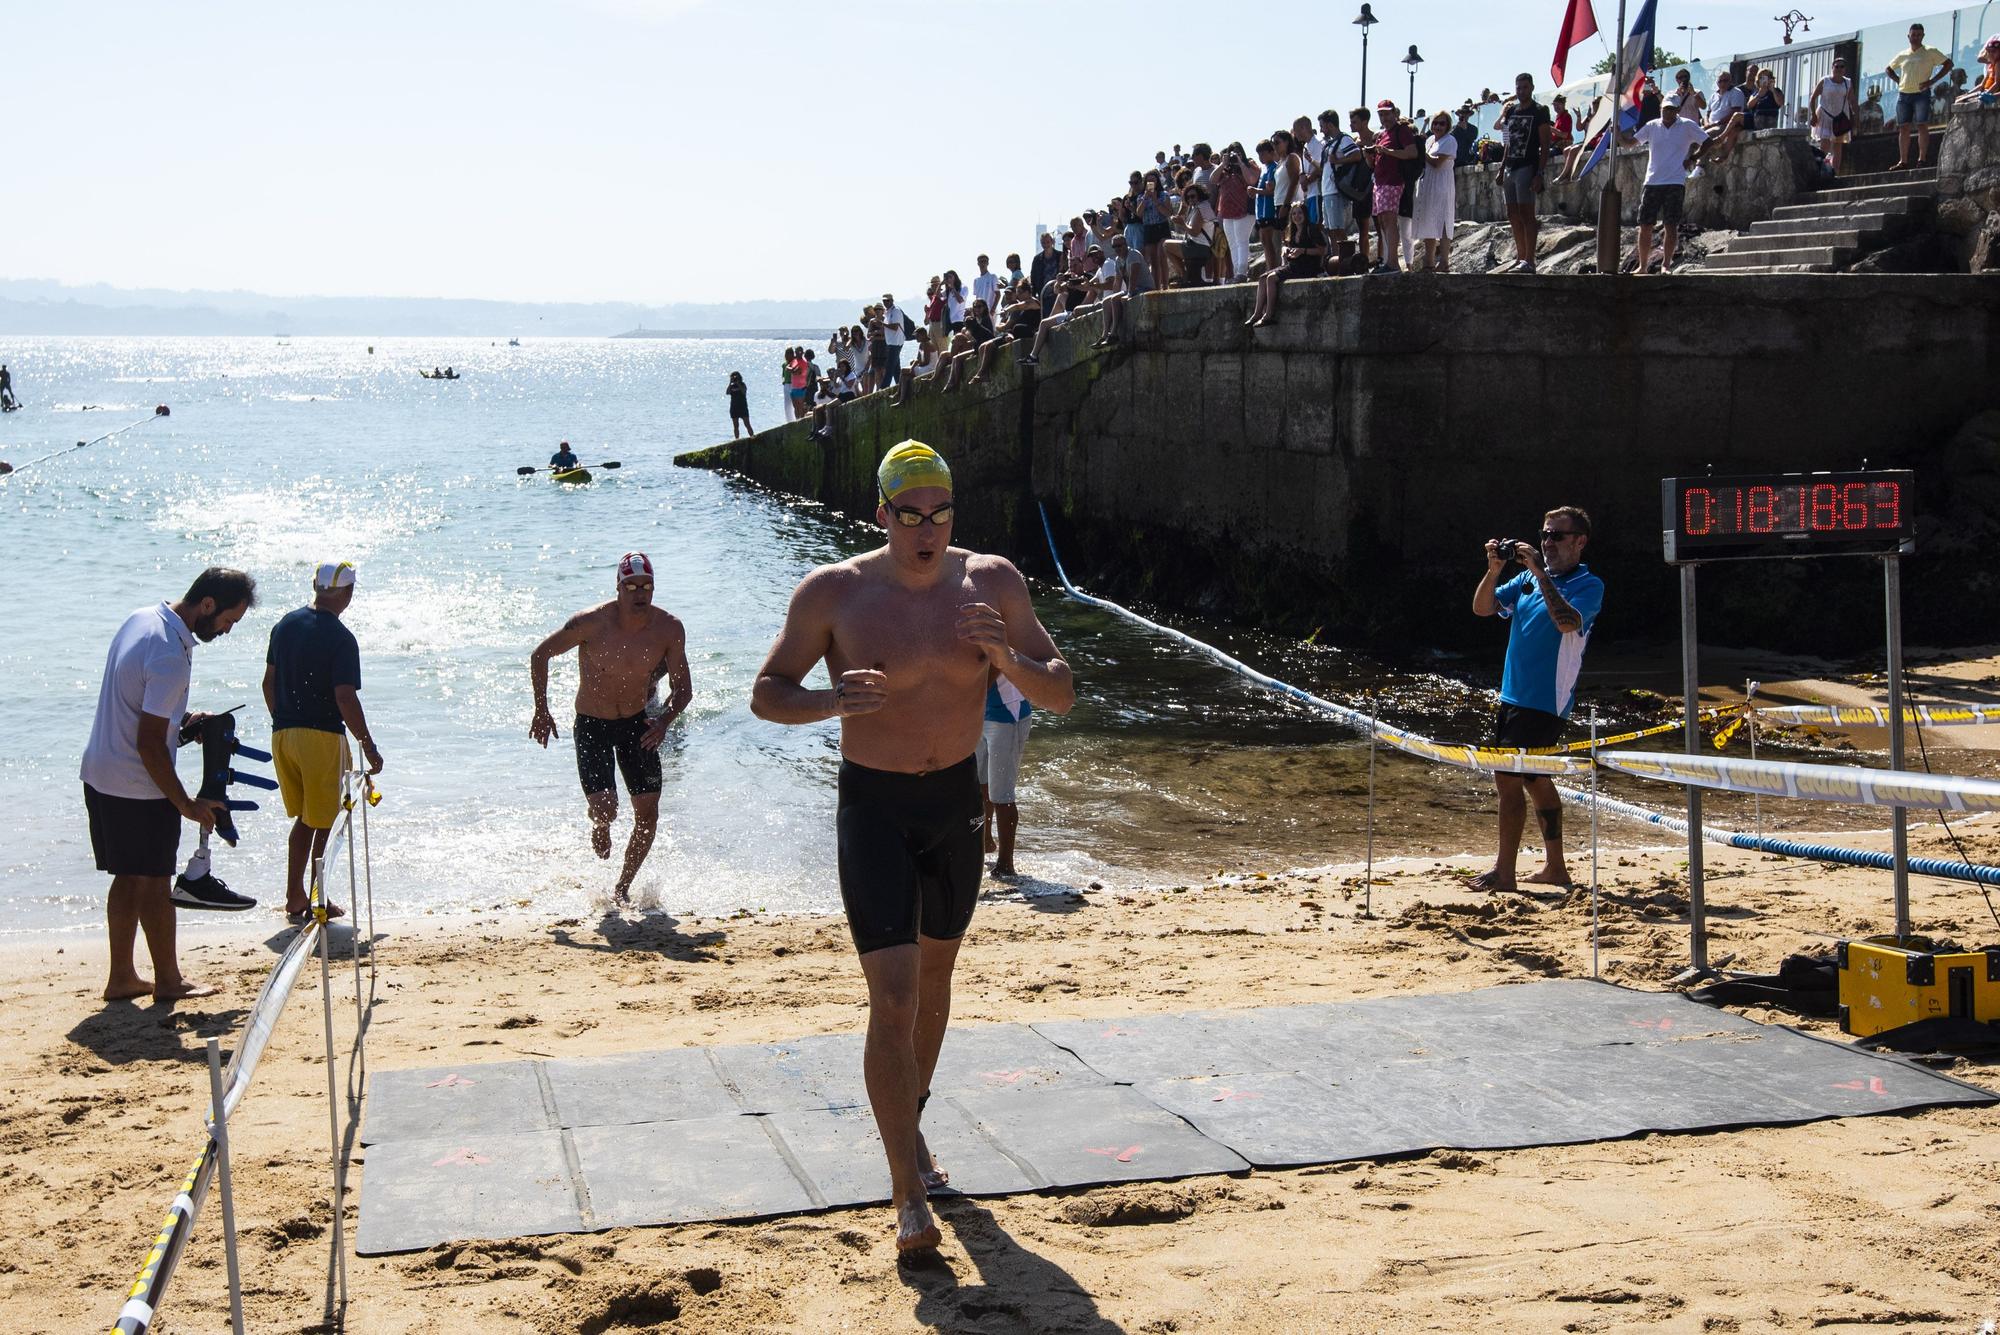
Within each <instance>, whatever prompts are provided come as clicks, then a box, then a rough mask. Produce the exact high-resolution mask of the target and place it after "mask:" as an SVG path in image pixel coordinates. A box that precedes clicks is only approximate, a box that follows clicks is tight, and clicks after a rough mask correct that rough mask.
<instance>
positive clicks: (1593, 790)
mask: <svg viewBox="0 0 2000 1335" xmlns="http://www.w3.org/2000/svg"><path fill="white" fill-rule="evenodd" d="M1590 976H1591V977H1592V978H1595V977H1597V706H1596V705H1594V704H1593V705H1592V706H1591V707H1590Z"/></svg>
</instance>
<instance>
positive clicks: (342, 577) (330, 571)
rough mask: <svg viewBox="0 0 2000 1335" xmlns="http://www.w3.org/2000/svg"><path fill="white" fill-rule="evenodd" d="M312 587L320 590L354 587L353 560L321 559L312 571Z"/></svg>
mask: <svg viewBox="0 0 2000 1335" xmlns="http://www.w3.org/2000/svg"><path fill="white" fill-rule="evenodd" d="M313 587H314V588H315V589H320V590H322V591H325V590H331V589H351V588H353V587H354V562H352V561H322V562H320V566H319V569H318V570H315V571H314V572H313Z"/></svg>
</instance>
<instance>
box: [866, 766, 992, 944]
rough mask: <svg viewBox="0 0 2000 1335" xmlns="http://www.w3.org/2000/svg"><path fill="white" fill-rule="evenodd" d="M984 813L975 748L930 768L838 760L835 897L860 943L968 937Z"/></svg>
mask: <svg viewBox="0 0 2000 1335" xmlns="http://www.w3.org/2000/svg"><path fill="white" fill-rule="evenodd" d="M984 821H985V807H984V804H983V803H982V802H981V801H980V797H979V769H978V766H977V764H976V763H975V760H974V758H973V757H972V756H967V757H966V758H965V759H964V760H962V761H960V762H959V763H958V764H956V765H953V766H952V767H951V768H950V769H941V770H934V771H932V772H931V773H929V774H895V773H891V772H889V771H887V770H879V769H869V768H868V767H867V766H866V765H857V764H855V763H854V762H853V761H851V760H843V761H842V762H841V764H840V807H839V814H838V816H836V817H835V822H836V826H837V828H838V830H839V842H840V899H841V902H842V903H843V904H845V905H846V906H847V930H848V933H849V934H850V935H851V936H853V938H854V948H855V950H856V951H858V952H859V953H861V954H863V955H866V954H867V953H868V952H870V951H871V950H881V949H882V948H883V947H885V946H909V945H915V944H916V941H917V937H918V936H919V935H923V936H927V937H930V938H931V939H933V940H937V941H954V940H957V939H958V938H959V937H961V936H963V935H965V929H966V927H967V926H969V925H970V924H971V922H972V908H973V905H974V904H975V903H976V902H977V901H978V899H979V879H980V876H981V875H982V874H983V872H984V868H983V867H982V866H981V865H980V857H981V854H980V828H981V826H982V825H983V824H984Z"/></svg>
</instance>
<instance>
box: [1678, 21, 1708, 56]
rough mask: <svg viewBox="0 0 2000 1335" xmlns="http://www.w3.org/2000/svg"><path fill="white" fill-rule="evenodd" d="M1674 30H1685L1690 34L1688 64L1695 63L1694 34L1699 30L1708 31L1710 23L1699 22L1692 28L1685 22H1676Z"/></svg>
mask: <svg viewBox="0 0 2000 1335" xmlns="http://www.w3.org/2000/svg"><path fill="white" fill-rule="evenodd" d="M1674 31H1676V32H1684V33H1686V34H1687V35H1688V64H1690V65H1692V64H1694V35H1695V34H1696V33H1698V32H1707V31H1708V25H1707V24H1706V23H1697V24H1695V25H1694V26H1693V27H1691V28H1690V27H1689V26H1688V25H1687V24H1685V23H1676V24H1675V25H1674Z"/></svg>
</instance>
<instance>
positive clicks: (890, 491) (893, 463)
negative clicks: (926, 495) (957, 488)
mask: <svg viewBox="0 0 2000 1335" xmlns="http://www.w3.org/2000/svg"><path fill="white" fill-rule="evenodd" d="M875 485H876V486H878V487H880V488H881V489H882V497H883V499H884V500H889V501H893V500H895V499H896V498H897V497H898V496H901V495H902V494H903V493H904V492H906V491H914V490H916V489H917V488H918V487H943V488H944V489H945V490H946V491H950V490H951V468H950V467H949V466H948V465H947V464H946V463H945V461H944V459H943V457H942V456H941V455H939V454H938V452H937V451H936V450H934V449H932V448H931V447H930V446H928V445H926V444H924V443H923V442H922V441H920V440H906V441H904V442H903V443H902V444H901V445H898V446H897V447H896V448H895V449H893V450H890V451H889V452H888V453H887V454H886V455H884V456H882V466H881V467H879V468H877V469H876V470H875Z"/></svg>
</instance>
